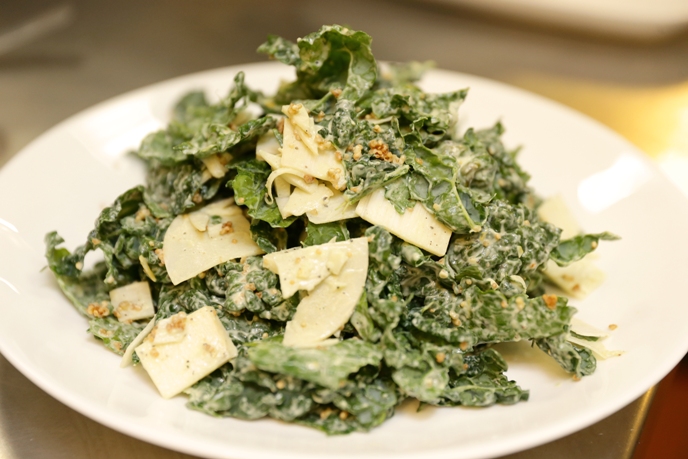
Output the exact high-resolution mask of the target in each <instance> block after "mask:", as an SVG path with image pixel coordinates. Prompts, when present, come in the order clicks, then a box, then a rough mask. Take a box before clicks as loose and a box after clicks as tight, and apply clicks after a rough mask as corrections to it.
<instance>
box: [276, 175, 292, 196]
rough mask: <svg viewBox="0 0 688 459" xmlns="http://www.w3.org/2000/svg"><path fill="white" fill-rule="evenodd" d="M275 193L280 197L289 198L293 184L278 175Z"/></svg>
mask: <svg viewBox="0 0 688 459" xmlns="http://www.w3.org/2000/svg"><path fill="white" fill-rule="evenodd" d="M274 184H275V193H276V194H277V197H279V198H289V195H290V194H291V184H290V183H289V182H287V181H286V180H284V178H283V177H277V178H276V179H275V182H274Z"/></svg>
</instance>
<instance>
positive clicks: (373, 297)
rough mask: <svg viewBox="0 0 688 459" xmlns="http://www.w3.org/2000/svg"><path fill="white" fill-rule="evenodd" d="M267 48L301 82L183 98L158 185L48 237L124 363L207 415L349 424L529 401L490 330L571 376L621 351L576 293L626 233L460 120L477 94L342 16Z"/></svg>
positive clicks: (148, 150) (152, 169)
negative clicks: (544, 195)
mask: <svg viewBox="0 0 688 459" xmlns="http://www.w3.org/2000/svg"><path fill="white" fill-rule="evenodd" d="M259 51H260V52H262V53H265V54H267V55H269V56H270V58H272V59H276V60H278V61H280V62H282V63H284V64H286V65H290V66H293V67H295V69H296V79H295V80H294V81H288V82H283V83H282V84H281V85H280V87H279V88H278V90H277V91H276V93H274V94H264V93H262V92H259V91H256V90H253V89H251V85H250V82H246V81H244V74H243V73H238V74H237V75H236V77H235V78H234V83H233V86H232V87H231V89H230V90H229V93H228V94H227V95H226V96H225V97H223V98H221V99H220V100H219V101H217V102H210V101H209V100H208V99H207V98H206V95H205V94H204V93H203V92H201V91H193V92H189V93H188V94H186V95H185V96H184V97H183V98H181V100H179V101H178V103H177V104H176V105H175V107H174V110H173V112H172V114H171V120H170V122H169V124H168V126H167V128H166V129H163V130H160V131H157V132H153V133H151V134H149V135H148V136H147V137H146V138H145V139H144V140H143V141H142V142H141V145H140V147H139V149H138V150H137V151H135V152H134V154H135V155H136V156H137V157H138V158H140V159H141V160H142V161H145V162H146V164H147V179H146V183H145V184H142V185H140V186H137V187H135V188H132V189H130V190H127V191H125V192H124V193H122V194H121V195H120V196H119V197H118V198H117V199H116V200H115V202H114V203H112V205H111V206H109V207H107V208H105V209H104V210H103V211H102V212H101V214H100V215H99V216H98V218H97V220H96V222H95V228H94V229H93V230H92V231H91V232H90V233H89V234H88V237H87V239H86V242H85V244H83V245H81V246H79V247H77V248H76V249H74V250H73V251H71V252H70V251H69V250H67V249H66V248H63V247H62V244H63V242H64V241H63V239H62V238H61V237H60V236H59V235H58V233H57V232H51V233H49V234H48V235H47V236H46V245H47V249H46V256H47V259H48V264H49V266H50V269H51V270H52V271H53V272H54V274H55V276H56V279H57V282H58V284H59V286H60V288H61V289H62V291H63V292H64V294H65V295H66V296H67V298H69V300H70V301H71V302H72V303H73V304H74V306H75V307H76V308H77V310H78V311H79V312H80V313H81V314H83V315H84V316H85V317H86V318H87V319H88V324H89V332H90V333H92V334H93V336H94V337H95V338H97V339H98V340H100V341H102V343H103V344H104V345H105V346H106V347H108V348H109V349H110V350H112V351H114V352H116V353H118V354H120V355H122V366H127V365H130V364H135V365H141V366H142V367H143V369H144V370H145V371H146V372H147V374H148V375H149V377H150V379H151V380H152V382H153V383H154V384H155V386H156V388H157V389H158V390H159V392H160V394H161V395H162V396H163V397H165V398H170V397H174V396H176V395H178V394H185V395H186V396H188V406H189V408H192V409H194V410H199V411H202V412H205V413H208V414H210V415H213V416H231V417H236V418H241V419H258V418H263V417H266V416H269V417H272V418H275V419H278V420H282V421H287V422H294V423H298V424H302V425H306V426H311V427H315V428H317V429H320V430H323V431H324V432H326V433H328V434H343V433H349V432H353V431H367V430H370V429H371V428H373V427H375V426H378V425H380V424H381V423H383V422H384V421H385V420H386V419H388V418H389V417H391V416H392V415H393V414H394V411H395V408H396V407H397V406H398V405H399V404H401V403H402V402H403V401H404V400H406V399H409V398H413V399H417V400H418V401H420V403H421V406H423V405H437V406H456V405H463V406H481V407H484V406H489V405H493V404H495V403H499V404H513V403H517V402H521V401H526V400H527V399H528V395H529V393H528V390H527V389H524V388H521V387H520V386H519V385H518V384H517V383H516V382H515V381H512V380H510V379H509V378H508V377H507V376H506V375H505V371H506V370H507V364H506V362H505V360H504V358H503V357H502V356H501V355H500V353H499V352H498V350H496V349H495V347H494V345H495V344H497V343H510V342H518V341H530V342H531V343H532V345H533V346H535V347H537V348H539V349H541V350H542V351H543V352H545V353H546V354H548V355H549V356H551V357H552V358H553V359H554V360H555V361H556V362H557V363H558V364H559V365H560V366H561V367H562V368H563V369H564V370H565V371H567V372H569V373H570V374H571V375H572V377H574V378H581V377H583V376H586V375H590V374H592V373H593V372H594V370H595V367H596V356H597V357H602V358H605V357H607V356H609V355H613V354H614V353H613V352H610V351H607V350H606V349H604V347H603V346H602V344H601V341H602V340H603V338H604V335H605V334H604V333H603V332H601V331H599V330H595V329H593V328H592V327H589V326H586V325H585V324H582V323H578V322H576V321H575V319H574V314H575V312H576V309H575V308H574V307H572V306H570V305H569V304H568V299H567V298H566V297H565V296H564V295H563V294H561V293H562V292H565V293H566V294H567V295H568V296H573V297H582V296H584V295H586V294H587V293H589V292H590V291H592V290H593V289H594V288H595V287H596V286H597V285H599V283H600V282H601V280H602V278H603V275H602V273H601V272H600V271H599V270H598V269H597V268H596V267H595V265H594V263H593V262H592V261H590V260H589V258H584V257H585V256H586V255H588V254H589V253H591V252H593V251H594V250H595V248H596V247H597V246H598V244H599V241H600V240H611V239H615V238H616V236H614V235H612V234H609V233H599V234H584V233H583V232H582V231H581V230H580V229H579V228H578V227H577V225H576V223H575V221H573V220H572V218H571V216H570V215H569V214H568V212H567V210H566V207H565V205H564V204H563V203H562V202H561V201H560V200H558V199H556V198H554V199H548V200H543V199H541V198H540V197H539V196H538V195H537V194H536V193H535V192H534V190H532V189H531V188H530V187H529V185H528V179H529V176H528V174H527V172H525V171H524V170H522V169H521V167H520V166H519V164H518V163H517V161H516V157H517V150H512V149H509V148H507V147H505V146H504V144H503V143H502V141H501V134H502V133H503V130H504V128H503V127H502V125H501V124H499V123H497V124H495V125H494V126H492V127H489V128H486V129H472V128H470V129H467V130H461V129H459V126H458V123H457V122H458V108H459V105H460V104H461V102H462V101H463V100H464V98H465V97H466V96H467V93H468V91H467V90H466V89H458V90H456V91H454V92H449V93H441V94H437V93H428V92H424V91H422V90H421V89H420V88H419V87H418V86H417V85H416V82H417V81H418V80H419V79H420V78H421V76H422V74H423V71H424V70H426V69H427V68H428V67H429V64H422V63H406V64H397V63H385V64H378V63H377V62H376V61H375V59H374V57H373V55H372V53H371V38H370V36H368V35H367V34H365V33H364V32H361V31H353V30H350V29H348V28H345V27H341V26H337V25H333V26H323V27H322V28H321V29H320V30H319V31H317V32H315V33H312V34H310V35H307V36H306V37H304V38H301V39H299V40H298V41H297V42H296V43H293V42H290V41H288V40H285V39H283V38H280V37H276V36H270V37H269V38H268V40H267V42H266V43H264V44H263V45H261V46H260V48H259ZM92 251H98V252H100V254H102V259H101V260H100V261H98V262H97V263H95V264H94V265H93V266H92V267H91V266H89V265H87V263H86V261H85V257H86V255H87V254H88V253H89V252H92ZM549 284H552V285H556V286H557V287H558V289H559V290H554V291H553V290H552V289H550V288H549V287H548V289H547V290H545V286H546V285H549Z"/></svg>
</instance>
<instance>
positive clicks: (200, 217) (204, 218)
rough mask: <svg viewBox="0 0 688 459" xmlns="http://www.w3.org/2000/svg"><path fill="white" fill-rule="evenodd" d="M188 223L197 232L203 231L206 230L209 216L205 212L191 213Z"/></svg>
mask: <svg viewBox="0 0 688 459" xmlns="http://www.w3.org/2000/svg"><path fill="white" fill-rule="evenodd" d="M189 221H190V222H191V224H192V225H193V227H194V228H196V229H197V230H198V231H201V232H202V231H205V230H207V229H208V222H209V221H210V215H208V214H207V213H205V212H191V213H190V214H189Z"/></svg>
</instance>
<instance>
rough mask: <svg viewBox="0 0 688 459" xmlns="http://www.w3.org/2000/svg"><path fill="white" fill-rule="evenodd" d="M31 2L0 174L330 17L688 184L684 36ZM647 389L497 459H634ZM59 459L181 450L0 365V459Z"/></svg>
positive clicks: (385, 47) (304, 5)
mask: <svg viewBox="0 0 688 459" xmlns="http://www.w3.org/2000/svg"><path fill="white" fill-rule="evenodd" d="M26 3H27V2H21V3H20V2H11V1H10V0H0V167H2V165H3V164H5V163H6V162H7V161H9V160H10V158H11V157H12V156H13V155H15V154H16V153H17V152H18V151H20V149H21V148H22V147H23V146H25V145H26V144H27V143H28V142H30V141H31V140H32V139H34V138H35V137H36V136H38V135H39V134H40V133H42V132H43V131H45V130H46V129H48V128H50V127H52V126H53V125H55V124H56V123H58V122H59V121H61V120H62V119H64V118H66V117H68V116H70V115H73V114H75V113H77V112H79V111H81V110H83V109H85V108H87V107H89V106H91V105H93V104H95V103H98V102H101V101H103V100H105V99H107V98H110V97H112V96H115V95H118V94H121V93H123V92H125V91H128V90H131V89H135V88H138V87H141V86H144V85H147V84H151V83H155V82H158V81H161V80H165V79H168V78H172V77H175V76H179V75H183V74H186V73H190V72H196V71H200V70H206V69H211V68H216V67H223V66H227V65H234V64H241V63H246V62H255V61H259V60H262V56H259V55H257V54H256V53H255V48H256V45H257V44H259V43H262V41H263V40H264V39H265V37H266V36H267V34H269V33H274V34H279V35H283V36H286V37H288V38H291V39H295V38H296V37H298V36H301V35H303V34H305V33H308V32H310V31H313V30H316V29H317V28H318V27H319V26H320V25H321V24H325V23H335V22H336V23H342V24H346V25H349V26H351V27H353V28H357V29H362V30H365V31H367V32H368V33H370V34H371V35H372V36H373V38H374V51H375V55H376V57H377V58H379V59H385V60H396V61H403V60H413V59H415V60H427V59H432V60H434V61H435V62H436V63H437V65H438V67H440V68H445V69H450V70H456V71H461V72H465V73H472V74H475V75H479V76H483V77H487V78H492V79H495V80H498V81H502V82H505V83H508V84H511V85H514V86H518V87H521V88H524V89H526V90H529V91H532V92H535V93H538V94H541V95H544V96H546V97H549V98H551V99H554V100H557V101H559V102H561V103H563V104H565V105H568V106H570V107H573V108H574V109H577V110H579V111H581V112H583V113H585V114H587V115H589V116H591V117H593V118H595V119H597V120H599V121H600V122H602V123H604V124H605V125H607V126H609V127H610V128H611V129H613V130H615V131H616V132H618V133H620V134H621V135H623V136H625V137H626V138H627V139H629V140H630V141H631V142H633V143H634V144H635V145H637V146H638V147H639V148H640V149H642V150H643V151H645V152H646V153H647V154H648V155H649V156H651V157H652V158H654V159H655V160H656V161H657V162H658V163H659V164H660V166H661V167H662V168H663V169H664V170H665V172H667V174H668V175H669V176H670V178H672V179H673V180H675V181H676V183H677V184H678V185H679V187H682V188H683V189H684V190H687V191H688V36H677V37H674V38H672V39H671V41H666V42H661V43H651V44H643V43H638V42H633V43H626V42H623V41H613V40H610V39H605V38H600V37H587V36H579V35H574V34H571V33H569V32H558V31H557V30H555V29H552V28H549V27H541V26H534V25H530V24H527V23H526V24H520V23H512V22H506V21H504V20H501V19H500V20H494V19H491V18H490V17H487V16H482V15H477V14H475V13H471V12H468V11H464V10H461V9H454V8H449V7H443V6H438V5H431V4H426V3H415V2H410V1H402V2H394V1H391V0H390V1H381V0H367V1H362V0H352V1H349V2H331V1H316V0H300V1H268V0H253V1H244V0H236V1H233V2H221V1H212V0H198V1H195V2H189V1H184V0H169V1H164V2H163V1H146V2H139V1H134V0H117V1H112V2H88V1H74V2H56V1H34V2H30V4H26ZM8 37H9V38H8ZM0 262H1V261H0ZM676 371H678V370H676ZM681 374H684V375H685V369H684V370H683V373H681ZM679 379H680V378H677V377H673V378H671V380H668V379H667V380H666V382H663V383H662V385H663V386H662V385H660V389H662V387H664V388H665V389H664V390H663V391H662V390H660V391H659V392H660V394H662V393H664V394H666V393H668V392H667V391H670V390H676V384H678V382H677V381H679ZM680 381H681V383H682V384H685V382H686V379H685V377H684V378H683V379H681V380H680ZM672 388H673V389H672ZM653 393H654V392H653V391H649V392H648V393H647V394H645V395H644V396H642V397H641V398H640V399H638V400H637V401H635V402H634V403H632V404H630V405H629V406H627V407H626V408H624V409H622V410H621V411H619V412H617V413H616V414H614V415H612V416H610V417H609V418H607V419H605V420H603V421H601V422H599V423H597V424H595V425H593V426H591V427H589V428H587V429H585V430H583V431H580V432H578V433H575V434H573V435H570V436H568V437H565V438H563V439H560V440H558V441H555V442H552V443H549V444H546V445H543V446H540V447H538V448H535V449H532V450H529V451H524V452H521V453H518V454H514V455H511V456H508V457H509V458H511V459H515V458H519V459H525V458H573V459H575V458H579V457H580V458H583V457H585V458H590V457H593V458H631V457H633V454H634V451H636V445H637V444H638V439H639V438H640V435H641V433H643V432H647V431H648V429H649V430H650V431H652V426H649V427H648V426H647V425H646V426H645V427H643V424H644V421H645V419H646V415H647V412H648V410H649V409H650V407H651V406H652V407H653V409H654V411H653V412H652V415H651V416H650V417H649V418H648V419H649V420H648V423H649V422H653V423H655V424H657V423H660V424H661V419H662V410H661V409H660V408H661V407H660V408H657V404H654V406H653V402H652V398H653ZM666 400H671V397H670V396H667V395H662V396H661V397H660V396H658V397H657V402H658V403H659V402H660V401H662V403H670V402H666ZM685 428H688V425H686V426H685V427H684V429H683V430H684V431H685ZM655 430H656V429H655ZM648 435H649V434H648ZM655 437H656V435H655ZM643 438H644V437H643ZM648 438H649V437H648ZM648 442H649V443H652V439H650V440H648ZM655 442H656V443H661V442H657V441H656V440H655ZM649 443H648V444H649ZM641 450H642V453H643V454H648V453H647V447H645V448H644V449H643V448H641ZM636 453H637V451H636ZM62 457H64V458H67V457H69V458H74V459H80V458H87V457H88V458H90V457H99V458H113V459H119V458H125V457H126V458H129V457H146V458H156V459H158V458H159V459H163V458H164V459H168V458H181V457H191V456H188V455H185V454H181V453H176V452H172V451H168V450H165V449H162V448H159V447H156V446H153V445H149V444H147V443H144V442H141V441H138V440H135V439H132V438H129V437H127V436H125V435H122V434H120V433H118V432H115V431H113V430H111V429H109V428H106V427H104V426H101V425H100V424H98V423H96V422H94V421H91V420H90V419H88V418H86V417H84V416H82V415H81V414H79V413H77V412H75V411H73V410H71V409H70V408H68V407H66V406H65V405H63V404H61V403H60V402H58V401H56V400H54V399H53V398H51V397H50V396H49V395H47V394H45V393H44V392H42V391H41V390H40V389H38V388H37V387H36V386H35V385H33V384H32V383H31V382H30V381H29V380H27V379H26V378H25V377H24V376H23V375H21V374H20V373H19V372H18V371H17V370H16V369H14V368H13V367H12V365H10V364H9V363H8V362H7V361H6V360H5V359H4V357H2V356H0V459H19V458H22V459H23V458H62ZM637 457H638V456H637V454H636V458H637ZM643 457H651V456H643ZM655 457H660V456H655ZM663 457H670V456H663ZM677 457H678V456H677Z"/></svg>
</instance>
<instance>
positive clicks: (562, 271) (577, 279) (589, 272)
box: [545, 258, 606, 299]
mask: <svg viewBox="0 0 688 459" xmlns="http://www.w3.org/2000/svg"><path fill="white" fill-rule="evenodd" d="M545 275H546V276H547V278H548V279H549V280H551V281H552V282H553V283H554V284H556V285H557V286H558V287H559V288H561V289H562V290H563V291H564V292H566V293H567V294H568V295H570V296H572V297H574V298H578V299H583V298H585V297H586V296H588V295H589V294H590V293H592V292H593V291H594V290H595V289H597V288H598V287H599V286H600V285H602V282H604V279H605V277H606V276H605V274H604V272H603V271H602V270H601V269H599V268H598V267H597V266H595V264H594V263H593V262H592V261H590V260H588V259H587V258H583V259H582V260H579V261H577V262H575V263H571V264H570V265H568V266H563V267H562V266H558V265H557V264H556V263H555V262H553V261H552V260H549V261H548V262H547V265H546V267H545Z"/></svg>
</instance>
